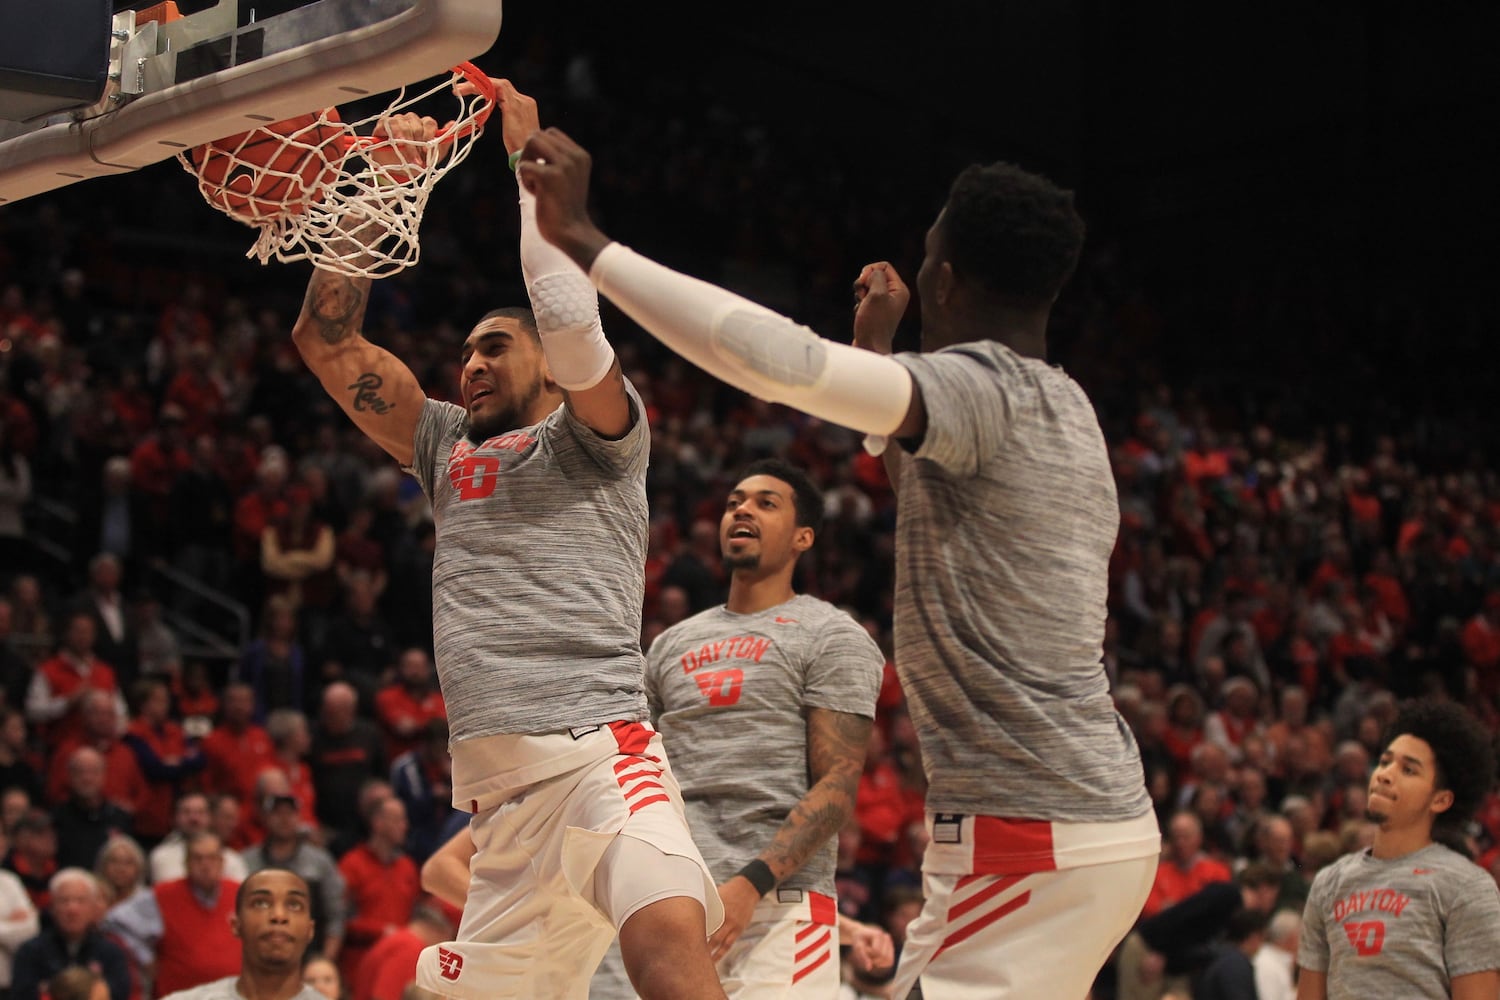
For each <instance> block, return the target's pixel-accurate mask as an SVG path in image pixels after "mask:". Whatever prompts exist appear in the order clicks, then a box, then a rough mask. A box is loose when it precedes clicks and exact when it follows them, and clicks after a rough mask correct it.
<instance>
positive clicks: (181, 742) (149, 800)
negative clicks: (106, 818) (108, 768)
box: [125, 679, 204, 841]
mask: <svg viewBox="0 0 1500 1000" xmlns="http://www.w3.org/2000/svg"><path fill="white" fill-rule="evenodd" d="M131 693H132V694H133V695H134V698H135V702H136V706H137V708H136V717H135V719H134V720H132V721H131V723H130V728H129V729H127V730H126V732H125V744H126V745H127V746H128V747H129V748H130V750H131V752H132V753H134V754H135V761H136V764H138V765H139V766H140V770H141V774H142V776H143V777H144V778H145V781H146V789H145V794H144V795H143V796H142V797H141V799H140V802H139V804H138V806H137V808H136V811H135V834H136V836H137V837H140V838H142V839H144V840H147V841H158V840H161V839H162V838H163V837H165V836H166V835H167V834H169V833H171V832H172V827H173V811H174V807H175V804H176V802H177V795H178V793H179V791H180V790H181V787H182V783H183V782H184V781H185V780H186V779H187V778H189V777H191V776H192V775H194V774H197V773H198V772H199V771H201V770H203V765H204V759H203V752H202V750H201V749H200V748H199V746H198V741H197V740H189V739H188V738H187V736H186V735H185V734H184V733H183V731H182V727H181V726H180V725H178V724H177V723H176V722H174V721H172V719H171V718H170V713H171V708H172V695H171V692H170V691H168V689H167V684H166V682H165V681H163V680H160V679H147V680H142V681H137V682H136V685H135V687H134V688H133V689H132V692H131Z"/></svg>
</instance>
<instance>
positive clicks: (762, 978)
mask: <svg viewBox="0 0 1500 1000" xmlns="http://www.w3.org/2000/svg"><path fill="white" fill-rule="evenodd" d="M837 921H838V907H837V905H836V904H835V903H834V901H833V897H831V896H825V895H823V894H822V893H818V892H805V891H803V890H801V889H778V890H777V891H776V892H774V893H772V894H771V895H769V896H767V897H766V898H765V899H763V900H761V901H760V903H759V904H758V905H757V906H756V907H755V913H754V914H753V915H752V916H751V918H750V923H749V924H748V925H747V926H746V927H745V931H744V933H743V934H741V935H740V936H739V938H738V940H736V941H735V943H734V944H733V945H732V946H731V947H730V949H729V952H728V954H726V955H725V956H724V957H723V958H722V959H720V960H719V965H718V973H719V982H720V983H721V984H722V985H723V987H724V992H725V993H727V994H728V995H729V1000H830V998H832V997H834V996H836V995H837V994H838V989H839V939H838V927H837ZM589 997H590V1000H636V993H635V990H634V989H632V988H631V986H630V980H629V978H627V977H626V975H625V963H624V960H623V959H622V958H621V956H620V949H619V948H611V949H610V951H609V953H608V954H606V955H605V956H604V960H603V961H602V962H601V963H600V964H599V970H598V972H596V973H595V975H594V981H593V985H592V987H591V989H590V992H589Z"/></svg>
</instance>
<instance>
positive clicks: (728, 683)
mask: <svg viewBox="0 0 1500 1000" xmlns="http://www.w3.org/2000/svg"><path fill="white" fill-rule="evenodd" d="M693 680H695V681H697V682H698V687H699V689H701V690H702V691H703V694H704V696H705V697H707V698H708V703H709V704H710V705H733V704H734V703H735V702H737V701H739V700H740V685H741V684H743V683H744V681H745V672H744V671H743V670H715V671H714V672H713V673H711V674H695V675H694V676H693Z"/></svg>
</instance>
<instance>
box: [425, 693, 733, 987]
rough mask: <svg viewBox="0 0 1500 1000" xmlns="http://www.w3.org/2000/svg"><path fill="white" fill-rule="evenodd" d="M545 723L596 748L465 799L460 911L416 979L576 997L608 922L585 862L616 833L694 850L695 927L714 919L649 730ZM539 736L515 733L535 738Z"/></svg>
mask: <svg viewBox="0 0 1500 1000" xmlns="http://www.w3.org/2000/svg"><path fill="white" fill-rule="evenodd" d="M555 735H556V736H559V737H561V738H562V739H568V740H570V741H571V743H572V744H574V745H576V744H577V743H578V742H580V741H582V740H588V741H590V742H592V743H593V744H594V745H596V746H597V747H598V749H599V751H600V752H599V753H598V754H596V755H594V756H595V759H594V761H593V762H592V763H590V764H587V765H584V766H581V767H578V768H576V769H574V770H571V771H568V772H566V773H564V774H560V775H556V776H554V777H550V778H547V779H545V780H542V781H538V782H536V783H535V784H533V785H529V786H526V787H525V788H523V789H521V790H519V791H516V792H514V793H513V794H511V795H510V796H509V797H508V798H506V799H504V800H503V801H500V802H498V803H493V804H492V803H490V802H485V801H477V802H476V803H475V805H476V806H478V807H479V808H478V811H476V812H475V814H474V818H473V819H472V820H471V821H470V825H469V832H470V835H471V836H472V837H473V838H474V846H475V854H474V859H473V861H472V862H470V869H469V870H470V878H469V898H468V901H467V903H466V905H465V906H464V914H463V922H462V923H461V924H460V926H459V929H458V937H457V940H456V941H448V942H444V943H443V944H440V945H435V946H433V947H430V948H427V949H425V950H424V951H423V952H422V955H421V957H420V958H419V959H418V961H417V976H416V981H417V984H418V985H420V986H422V987H423V988H425V989H428V990H432V991H433V992H435V993H439V994H442V995H444V996H451V997H465V998H472V1000H496V998H507V1000H508V998H516V1000H534V998H539V997H548V998H556V1000H584V998H585V997H587V996H588V984H589V977H590V975H591V974H592V973H593V971H594V967H595V966H596V965H597V964H598V963H599V959H600V957H601V956H602V955H603V954H604V952H605V950H606V949H607V948H608V947H609V943H610V941H611V940H612V939H613V938H614V936H615V933H616V929H615V927H614V926H613V925H612V924H611V923H610V922H609V920H608V919H606V918H605V916H604V913H603V911H602V910H601V907H600V906H599V904H598V902H597V901H596V900H595V898H594V896H595V882H596V880H595V877H594V876H595V868H596V867H597V866H598V865H599V862H600V859H601V857H602V856H603V855H604V852H605V850H606V849H607V848H608V847H609V845H610V844H611V843H612V842H613V841H614V839H615V838H616V837H617V836H620V835H624V836H628V837H632V838H635V839H637V840H640V841H643V842H645V843H647V844H650V845H651V846H653V847H655V848H656V849H657V850H659V851H661V852H662V853H664V854H669V855H674V856H677V857H682V858H686V859H689V860H691V861H692V862H694V863H695V864H696V865H697V867H698V869H699V871H700V874H701V876H702V885H701V887H700V886H694V887H692V889H693V890H694V891H695V892H696V891H699V890H700V889H701V891H702V892H703V893H704V894H705V896H706V900H707V909H708V911H709V912H707V913H706V914H705V927H704V936H705V938H706V937H707V935H708V934H710V933H712V932H713V931H714V930H716V929H717V928H718V926H719V924H720V923H722V922H723V919H724V913H723V907H722V906H721V905H720V903H719V894H718V890H717V888H716V886H715V884H714V881H713V877H712V876H711V875H710V874H709V871H708V868H707V866H705V865H704V864H703V859H702V857H701V856H700V855H699V853H698V849H697V847H695V846H694V844H693V841H692V837H691V836H690V835H689V834H688V827H687V819H686V817H685V815H684V812H683V807H682V792H681V790H680V789H679V788H678V785H677V781H676V779H675V778H674V777H673V776H672V771H671V767H670V765H669V763H668V761H667V757H666V754H665V753H664V752H663V749H662V742H661V736H660V735H659V734H657V733H656V732H655V731H653V730H652V729H651V728H650V727H649V726H647V725H646V724H644V723H614V724H612V725H610V726H605V727H599V728H598V729H597V731H592V732H586V733H583V734H581V735H580V736H578V737H576V738H575V737H573V736H572V735H571V734H568V733H562V734H555ZM551 738H553V737H550V736H549V737H527V740H528V742H529V744H530V745H531V746H535V744H536V743H537V742H538V741H539V740H545V739H551ZM601 871H602V870H601ZM633 875H636V876H638V875H639V873H633ZM663 888H667V889H670V888H674V887H671V886H665V887H663Z"/></svg>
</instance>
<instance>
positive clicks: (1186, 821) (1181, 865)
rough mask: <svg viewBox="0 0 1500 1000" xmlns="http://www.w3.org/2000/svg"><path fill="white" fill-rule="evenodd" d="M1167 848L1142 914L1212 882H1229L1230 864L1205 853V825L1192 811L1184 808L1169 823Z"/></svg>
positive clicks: (1162, 907)
mask: <svg viewBox="0 0 1500 1000" xmlns="http://www.w3.org/2000/svg"><path fill="white" fill-rule="evenodd" d="M1166 847H1167V849H1166V852H1165V853H1164V854H1163V855H1162V858H1161V861H1160V862H1159V863H1158V864H1157V867H1156V880H1155V881H1154V882H1153V883H1152V884H1151V894H1150V895H1149V896H1147V897H1146V905H1145V907H1144V908H1142V910H1141V916H1142V917H1151V916H1155V915H1156V914H1158V913H1160V912H1161V911H1162V910H1164V909H1166V908H1167V907H1168V906H1172V905H1173V904H1175V903H1180V902H1182V901H1183V900H1184V899H1187V898H1188V897H1189V896H1191V895H1192V894H1193V893H1195V892H1197V891H1198V890H1200V889H1202V888H1203V887H1204V886H1206V885H1208V884H1209V883H1210V882H1227V881H1229V878H1230V873H1229V866H1228V865H1226V864H1224V863H1223V862H1222V861H1215V860H1214V859H1213V858H1211V857H1209V856H1208V855H1207V854H1204V853H1203V824H1202V822H1201V821H1200V820H1199V819H1198V817H1197V816H1196V815H1194V814H1193V813H1192V812H1191V811H1189V810H1180V811H1178V812H1176V813H1174V814H1173V815H1172V818H1171V819H1170V820H1169V821H1168V822H1167V845H1166Z"/></svg>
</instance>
